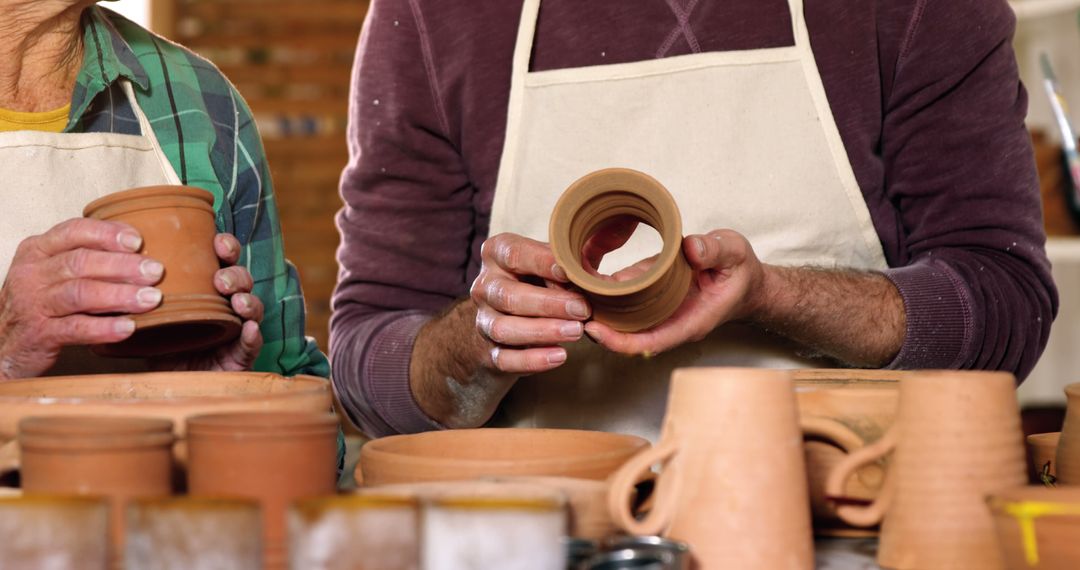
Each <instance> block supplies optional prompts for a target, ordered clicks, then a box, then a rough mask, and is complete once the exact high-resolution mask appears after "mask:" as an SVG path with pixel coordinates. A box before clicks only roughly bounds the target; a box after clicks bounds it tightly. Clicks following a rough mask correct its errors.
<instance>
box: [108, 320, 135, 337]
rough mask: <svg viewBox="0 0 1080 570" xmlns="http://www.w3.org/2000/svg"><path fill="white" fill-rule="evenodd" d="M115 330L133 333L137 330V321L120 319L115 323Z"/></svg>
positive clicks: (121, 332)
mask: <svg viewBox="0 0 1080 570" xmlns="http://www.w3.org/2000/svg"><path fill="white" fill-rule="evenodd" d="M113 331H115V332H116V334H131V333H133V332H135V321H133V320H131V319H120V320H118V321H116V324H114V325H113Z"/></svg>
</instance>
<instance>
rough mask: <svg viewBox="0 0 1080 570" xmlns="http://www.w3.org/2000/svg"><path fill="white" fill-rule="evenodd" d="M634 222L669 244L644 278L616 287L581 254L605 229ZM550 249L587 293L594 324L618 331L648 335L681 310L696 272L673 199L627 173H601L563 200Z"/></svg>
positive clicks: (620, 170)
mask: <svg viewBox="0 0 1080 570" xmlns="http://www.w3.org/2000/svg"><path fill="white" fill-rule="evenodd" d="M627 217H629V218H633V219H636V220H639V221H641V222H643V223H645V224H647V225H649V226H651V227H652V228H653V229H655V230H656V231H657V232H658V233H659V234H660V237H661V239H662V240H663V242H664V245H663V249H662V250H661V251H660V254H659V256H658V257H657V259H656V261H655V263H654V264H653V265H652V266H651V267H650V268H649V269H648V270H647V271H645V272H644V273H643V274H642V275H639V276H637V277H634V278H632V279H628V280H626V281H615V280H613V279H611V278H609V277H606V276H600V275H597V274H595V273H594V272H592V271H590V269H591V268H586V266H587V265H588V263H587V262H586V261H585V260H583V259H582V249H583V248H584V246H585V244H586V242H587V241H588V240H589V238H590V237H592V236H593V235H595V234H596V233H597V232H598V231H599V230H600V229H601V228H603V227H604V226H606V225H607V224H609V223H611V222H613V221H615V220H618V219H620V218H627ZM549 238H550V241H551V249H552V251H553V253H554V255H555V259H556V261H557V262H558V263H559V265H560V266H561V267H562V268H563V269H564V270H566V274H567V276H568V277H569V279H570V282H571V283H573V284H574V285H576V286H578V287H579V288H581V289H582V291H583V292H584V293H585V296H586V297H587V298H588V300H589V302H590V304H592V307H593V318H594V319H596V320H597V321H599V322H602V323H604V324H607V325H608V326H610V327H612V328H614V329H615V330H619V331H639V330H644V329H647V328H649V327H651V326H654V325H656V324H657V323H659V322H661V321H663V320H664V319H666V318H667V317H668V316H670V315H671V314H672V313H673V312H675V310H676V309H677V308H678V307H679V305H681V304H682V301H683V299H684V298H685V297H686V292H687V291H688V290H689V287H690V280H691V278H692V276H693V272H692V271H691V270H690V265H689V264H688V263H687V261H686V258H685V257H683V254H682V218H681V216H680V214H679V209H678V206H676V204H675V200H674V198H672V196H671V194H670V193H669V192H668V191H667V189H666V188H664V187H663V186H662V185H661V184H660V183H659V182H657V181H656V180H655V179H654V178H652V177H650V176H649V175H647V174H644V173H642V172H638V171H636V170H630V169H626V168H609V169H605V170H599V171H596V172H593V173H591V174H587V175H585V176H584V177H582V178H580V179H578V180H577V181H576V182H574V183H573V184H571V185H570V187H569V188H567V189H566V191H565V192H564V193H563V195H562V196H561V197H560V198H559V201H558V202H557V203H556V204H555V209H554V211H553V212H552V214H551V221H550V225H549Z"/></svg>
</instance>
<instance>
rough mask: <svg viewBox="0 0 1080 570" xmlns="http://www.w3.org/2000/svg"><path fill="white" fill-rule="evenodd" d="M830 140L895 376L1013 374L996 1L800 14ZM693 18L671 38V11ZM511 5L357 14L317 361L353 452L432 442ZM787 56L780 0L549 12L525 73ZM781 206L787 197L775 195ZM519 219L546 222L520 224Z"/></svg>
mask: <svg viewBox="0 0 1080 570" xmlns="http://www.w3.org/2000/svg"><path fill="white" fill-rule="evenodd" d="M806 4H807V6H806V10H805V11H806V20H807V26H808V28H809V31H810V37H811V43H812V46H813V49H814V53H815V55H816V58H817V63H818V68H819V69H820V72H821V76H822V80H823V82H824V84H825V90H826V92H827V95H828V98H829V102H830V105H831V107H832V111H833V114H834V116H835V118H836V121H837V124H838V126H839V130H840V135H841V137H842V138H843V141H844V145H845V147H846V149H847V154H848V158H849V159H850V161H851V165H852V167H853V169H854V171H855V176H856V178H857V179H858V182H859V186H860V188H861V189H862V193H863V196H864V198H865V199H866V203H867V205H868V206H869V209H870V214H871V216H872V218H873V222H874V226H875V228H876V229H877V233H878V235H879V237H880V238H881V243H882V245H883V246H884V250H885V256H886V259H887V260H888V263H889V266H890V267H891V269H889V270H888V271H886V275H887V276H888V278H889V279H891V280H892V282H893V283H895V284H896V286H897V288H898V289H899V291H900V294H901V295H902V297H903V300H904V308H905V312H906V314H907V334H906V336H905V339H904V344H903V347H902V348H901V350H900V353H899V355H898V356H897V357H896V360H895V361H894V362H893V363H892V364H891V367H893V368H981V369H1000V370H1008V371H1011V372H1013V373H1015V374H1017V375H1018V376H1019V377H1021V378H1022V377H1024V376H1025V375H1026V374H1027V373H1028V372H1029V371H1030V370H1031V368H1032V367H1033V366H1034V365H1035V362H1036V360H1037V359H1038V357H1039V354H1040V353H1041V351H1042V349H1043V347H1044V345H1045V343H1046V338H1047V334H1048V332H1049V330H1050V323H1051V321H1052V320H1053V317H1054V315H1055V313H1056V310H1057V294H1056V291H1055V289H1054V285H1053V282H1052V280H1051V277H1050V268H1049V262H1048V261H1047V259H1046V254H1045V251H1044V247H1043V246H1044V242H1045V236H1044V233H1043V229H1042V220H1041V216H1040V203H1039V192H1038V185H1037V181H1036V173H1035V168H1034V161H1033V159H1032V151H1031V146H1030V141H1029V138H1028V135H1027V132H1026V131H1025V128H1024V117H1025V115H1026V112H1027V96H1026V92H1025V91H1024V88H1023V86H1021V84H1020V81H1019V78H1018V75H1017V68H1016V61H1015V57H1014V55H1013V52H1012V48H1011V45H1010V41H1011V38H1012V32H1013V29H1014V26H1015V19H1014V16H1013V14H1012V12H1011V10H1010V9H1009V7H1008V5H1007V4H1006V2H1005V1H1004V0H947V1H946V0H936V1H935V0H806ZM687 9H689V20H688V27H687V29H685V30H679V29H678V28H679V24H678V19H677V17H676V12H683V11H685V10H687ZM520 14H521V0H471V1H469V2H450V1H445V0H375V1H374V2H372V4H371V11H370V13H369V15H368V19H367V22H366V24H365V27H364V31H363V33H362V34H361V40H360V46H359V50H358V52H357V60H356V67H355V71H354V76H353V80H354V81H353V101H352V105H351V124H350V129H349V145H350V151H351V157H352V158H351V161H350V163H349V165H348V167H347V168H346V170H345V172H344V175H343V176H342V181H341V193H342V197H343V199H344V202H345V207H344V209H343V210H342V211H341V213H340V214H339V216H338V224H339V228H340V230H341V234H342V244H341V248H340V250H339V252H338V258H339V261H340V263H341V273H340V279H339V284H338V288H337V291H336V293H335V296H334V300H333V308H334V316H333V319H332V321H331V340H330V353H331V357H332V361H333V370H334V372H333V379H334V385H335V387H336V389H337V391H338V395H339V397H340V399H341V402H342V404H343V405H344V407H345V408H346V410H347V411H348V412H349V414H350V415H351V416H352V418H353V420H354V421H356V422H357V423H358V425H360V426H361V427H362V428H363V429H364V430H365V431H366V432H367V433H369V434H370V435H373V436H377V435H384V434H388V433H393V432H414V431H420V430H425V429H432V428H436V427H438V426H437V425H436V424H435V423H434V422H432V421H431V420H430V419H429V418H427V417H426V416H425V415H424V414H423V412H422V411H421V410H420V409H419V408H418V407H417V405H416V403H415V401H414V400H413V398H412V395H411V393H410V391H409V384H408V370H409V359H410V356H411V352H412V346H413V340H414V339H415V337H416V333H417V331H418V330H419V328H420V327H421V325H423V323H424V322H426V320H427V319H429V318H431V315H432V314H434V313H435V312H437V311H439V310H441V309H444V308H445V307H447V306H448V305H449V304H450V303H451V302H453V301H454V300H455V299H458V298H460V297H462V296H464V295H466V294H467V291H468V288H469V285H470V283H471V282H472V280H473V279H474V278H475V276H476V274H477V272H478V270H479V264H480V262H479V259H480V255H479V251H480V244H481V243H482V242H483V241H484V239H485V238H486V237H487V235H488V221H489V216H490V213H491V202H492V195H493V193H494V190H495V179H496V177H497V174H498V167H499V158H500V155H501V152H502V146H503V137H504V134H505V128H506V107H507V100H508V97H509V90H510V67H511V57H512V54H513V48H514V40H515V36H516V33H517V29H518V22H519V18H520ZM792 43H793V38H792V31H791V21H790V17H789V14H788V7H787V3H786V1H785V0H727V1H723V2H721V1H715V0H700V1H699V0H635V1H627V0H592V1H590V2H582V1H580V0H546V1H545V2H544V3H543V5H542V8H541V12H540V21H539V24H538V29H537V35H536V41H535V46H534V57H533V64H532V65H533V70H535V71H540V70H548V69H559V68H572V67H581V66H587V65H599V64H613V63H622V62H631V61H640V60H646V59H651V58H657V57H668V56H673V55H681V54H686V53H693V52H698V51H725V50H745V49H754V48H766V47H777V46H786V45H791V44H792ZM792 191H793V192H795V191H798V190H797V189H792ZM535 215H538V216H543V215H547V214H546V213H544V212H536V213H535Z"/></svg>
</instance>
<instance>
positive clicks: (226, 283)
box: [221, 273, 233, 291]
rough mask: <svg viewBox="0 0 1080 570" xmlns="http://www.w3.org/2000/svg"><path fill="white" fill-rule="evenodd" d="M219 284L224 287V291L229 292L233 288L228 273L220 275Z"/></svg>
mask: <svg viewBox="0 0 1080 570" xmlns="http://www.w3.org/2000/svg"><path fill="white" fill-rule="evenodd" d="M221 284H222V285H223V286H224V287H225V288H226V289H228V290H230V291H231V290H232V288H233V283H232V279H230V278H229V274H228V273H222V274H221Z"/></svg>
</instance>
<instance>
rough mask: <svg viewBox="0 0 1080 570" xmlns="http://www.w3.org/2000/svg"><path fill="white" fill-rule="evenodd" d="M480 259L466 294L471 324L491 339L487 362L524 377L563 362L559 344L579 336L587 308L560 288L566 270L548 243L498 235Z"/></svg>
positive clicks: (573, 294) (578, 297) (579, 298)
mask: <svg viewBox="0 0 1080 570" xmlns="http://www.w3.org/2000/svg"><path fill="white" fill-rule="evenodd" d="M481 258H482V265H481V268H480V274H479V275H478V276H477V278H476V280H475V281H474V282H473V284H472V289H471V291H470V295H471V297H472V299H473V301H474V302H475V303H476V306H477V313H476V327H477V329H478V330H479V332H480V334H481V335H483V336H484V337H485V338H487V339H488V340H489V341H490V342H491V349H490V351H489V355H490V357H489V358H490V362H488V363H486V365H487V366H488V367H489V368H491V369H493V370H496V371H498V372H503V373H507V374H515V375H523V374H535V373H538V372H544V371H547V370H551V369H553V368H556V367H558V366H559V365H561V364H562V363H563V362H565V361H566V349H564V348H563V347H561V346H559V343H564V342H573V341H576V340H578V339H579V338H581V334H582V331H583V326H582V321H584V320H585V319H587V318H589V314H590V309H589V306H588V304H587V303H586V302H585V298H584V297H583V296H582V295H581V294H579V293H576V292H572V291H567V290H565V289H564V288H563V287H561V286H560V285H561V284H565V283H566V282H567V278H566V272H564V271H563V270H562V268H560V267H558V265H556V263H555V256H554V255H553V254H552V253H551V248H550V247H549V246H548V244H546V243H542V242H538V241H536V240H532V239H528V238H525V237H522V236H519V235H515V234H509V233H504V234H499V235H496V236H494V237H491V238H488V240H487V241H485V242H484V245H483V247H482V249H481ZM543 282H547V283H548V284H550V285H552V286H550V287H547V286H544V283H543Z"/></svg>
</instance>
